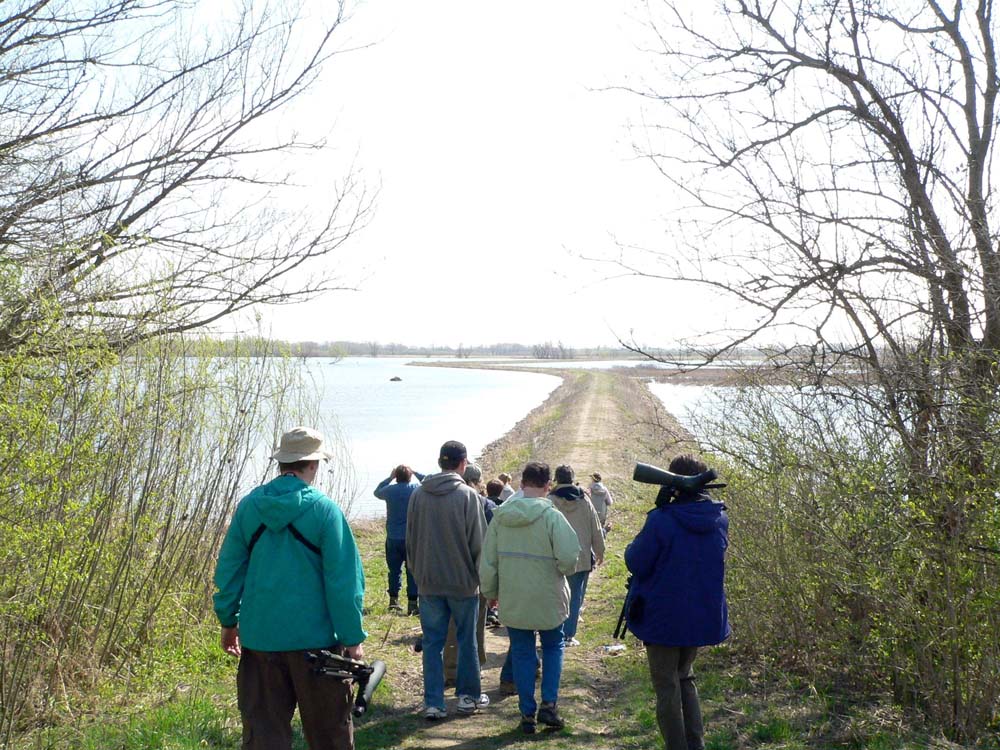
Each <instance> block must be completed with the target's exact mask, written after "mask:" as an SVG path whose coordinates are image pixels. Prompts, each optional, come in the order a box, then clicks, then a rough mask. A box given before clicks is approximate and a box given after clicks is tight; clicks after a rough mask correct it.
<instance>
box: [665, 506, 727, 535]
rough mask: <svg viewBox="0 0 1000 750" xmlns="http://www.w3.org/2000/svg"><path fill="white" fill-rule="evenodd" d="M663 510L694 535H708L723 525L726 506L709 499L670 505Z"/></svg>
mask: <svg viewBox="0 0 1000 750" xmlns="http://www.w3.org/2000/svg"><path fill="white" fill-rule="evenodd" d="M665 509H666V511H667V512H668V513H670V515H671V516H672V517H673V518H674V520H675V521H677V523H679V524H680V525H681V526H683V527H684V528H685V529H687V530H688V531H690V532H692V533H694V534H710V533H712V532H713V531H716V530H718V529H719V527H720V526H721V525H722V524H723V511H725V509H726V506H725V505H724V504H723V503H720V502H717V501H715V500H712V499H710V498H704V499H702V500H697V501H695V502H690V503H670V505H667V506H665Z"/></svg>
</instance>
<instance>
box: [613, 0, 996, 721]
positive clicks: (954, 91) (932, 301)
mask: <svg viewBox="0 0 1000 750" xmlns="http://www.w3.org/2000/svg"><path fill="white" fill-rule="evenodd" d="M648 5H649V7H650V11H651V15H650V18H651V19H652V28H653V29H654V31H655V43H656V44H655V53H656V58H657V60H658V62H659V64H660V65H661V66H662V73H663V78H662V79H661V81H662V82H661V83H660V84H651V85H648V86H646V87H632V88H631V89H630V90H631V91H633V92H635V93H638V94H640V95H641V96H643V97H646V98H647V100H648V102H649V103H650V110H651V112H652V114H651V115H650V117H651V118H652V125H651V126H650V127H649V128H647V129H646V130H645V132H644V137H645V139H646V140H645V142H644V143H642V144H641V145H640V150H641V151H642V152H643V153H644V155H645V156H647V157H648V158H649V159H650V160H651V161H652V162H653V163H654V164H655V166H656V168H657V169H658V170H659V171H660V172H661V173H662V175H663V176H664V177H665V178H666V179H667V180H669V181H670V182H671V183H672V185H673V187H674V190H675V191H676V194H677V195H678V196H680V200H679V205H678V211H677V217H678V221H677V224H676V225H675V226H676V227H677V231H676V233H675V241H676V246H675V248H674V249H671V250H667V251H663V250H661V249H657V250H649V249H644V248H636V247H629V246H625V245H622V246H621V247H620V248H619V254H618V256H617V257H616V258H615V259H613V262H614V263H616V264H617V265H618V266H619V267H621V268H622V269H624V271H625V272H626V273H634V274H636V275H642V276H654V277H660V278H663V279H665V280H666V279H678V280H682V281H688V282H693V283H696V284H699V285H701V286H703V287H705V288H706V289H707V290H709V291H710V292H711V294H710V295H707V296H706V298H705V299H706V303H705V304H706V307H711V306H715V305H717V304H723V303H724V304H727V305H730V306H732V307H734V308H739V309H740V310H741V312H742V315H743V317H742V318H741V320H743V321H745V325H742V326H741V327H740V328H739V329H732V328H730V329H727V330H725V331H718V332H714V333H718V334H721V335H720V336H718V337H715V338H714V339H713V343H712V344H711V345H703V346H702V347H701V351H702V353H703V354H704V361H705V362H711V361H714V360H717V359H718V358H720V357H723V356H727V355H730V354H732V353H734V352H738V351H742V350H745V348H746V347H748V346H754V345H756V346H757V348H758V351H759V352H760V353H761V354H762V355H764V356H765V357H766V358H767V359H768V360H769V361H770V362H771V363H772V364H775V365H779V366H782V367H785V368H789V369H792V370H795V371H797V379H796V381H793V382H799V383H802V382H810V383H814V384H816V385H818V386H820V387H824V388H829V389H830V391H829V392H835V393H836V394H837V396H838V398H845V399H850V400H853V401H856V402H864V409H859V413H860V412H863V413H864V414H865V415H866V417H865V418H866V419H870V420H871V421H872V423H873V424H876V425H878V426H879V427H880V428H884V429H885V432H884V441H883V445H887V446H890V447H891V448H892V449H893V450H894V451H895V455H896V456H897V458H898V461H899V464H900V470H899V471H898V473H897V474H896V475H895V478H894V479H893V480H892V481H894V482H895V481H897V480H898V482H899V483H898V485H896V487H895V490H896V494H895V495H894V496H893V498H894V500H895V501H897V502H898V500H899V498H901V497H905V498H906V499H907V502H908V503H910V504H911V505H910V506H909V507H911V508H914V509H915V510H914V511H913V512H912V513H911V514H909V515H906V516H903V515H897V516H894V518H896V519H900V520H902V519H903V518H904V517H905V522H906V523H907V524H909V526H908V527H907V529H906V531H907V533H909V534H917V533H919V534H920V535H926V536H925V539H926V547H924V548H923V552H925V553H926V554H927V555H928V556H930V557H932V558H933V559H934V560H935V563H936V565H937V566H938V567H937V568H936V570H939V571H941V573H940V575H941V578H937V579H935V578H933V577H931V576H928V577H927V579H926V580H923V581H922V582H921V583H920V584H916V583H913V584H912V585H911V586H910V590H909V591H901V592H900V596H901V597H903V596H911V597H912V602H911V604H912V607H913V617H914V620H912V621H910V620H905V619H903V618H904V615H903V612H904V611H906V612H907V615H906V616H907V617H908V616H909V610H904V609H903V608H902V604H899V602H902V601H903V599H902V598H901V599H899V601H898V602H897V604H898V605H899V609H897V610H895V611H893V609H892V608H891V607H887V608H886V611H887V612H888V613H889V614H888V615H887V617H890V618H891V616H892V615H893V614H895V615H897V616H899V617H900V618H901V622H908V623H909V624H910V625H913V628H912V632H914V633H916V632H918V631H920V632H921V636H920V637H924V636H925V635H926V636H927V638H928V640H927V641H925V642H924V643H923V644H920V643H917V642H916V639H913V644H911V648H912V653H910V655H909V656H907V657H906V658H907V659H909V661H907V662H906V663H905V664H904V663H903V662H902V661H901V662H900V663H899V664H898V665H897V666H898V667H899V668H898V670H897V675H898V676H901V677H903V678H905V679H907V680H909V681H910V682H911V683H912V681H913V680H915V679H918V678H919V679H925V680H926V681H927V683H928V685H931V686H932V687H931V688H929V689H927V690H926V691H925V692H924V693H923V695H924V700H926V701H927V703H928V705H932V706H933V707H934V708H933V711H932V713H934V714H935V715H936V716H937V718H939V719H941V720H942V722H943V723H944V724H945V725H946V726H947V727H948V729H949V731H950V732H951V733H952V735H953V736H955V737H957V738H963V737H970V736H973V735H974V734H975V732H976V731H977V728H981V727H983V726H985V725H986V724H987V723H988V722H989V721H990V720H991V718H990V712H991V711H992V710H993V709H992V708H991V706H993V707H995V700H996V694H997V683H996V680H990V679H986V680H983V681H981V682H973V681H972V680H971V679H970V678H969V677H968V675H970V674H973V673H976V670H978V669H980V668H982V667H984V665H990V664H993V663H995V659H996V650H995V649H993V650H992V651H990V652H989V653H987V652H986V651H983V652H979V651H977V650H976V648H974V647H973V646H971V645H969V644H972V643H975V641H976V638H977V637H978V636H976V635H975V633H976V632H977V631H975V628H976V627H978V623H977V622H976V621H975V618H976V617H979V616H980V615H977V614H975V612H976V611H977V610H976V607H980V608H982V607H984V606H986V605H984V604H983V603H982V602H983V601H984V599H983V598H982V597H983V596H985V594H984V593H983V592H986V591H988V588H989V586H991V585H995V582H996V579H995V575H992V574H988V569H983V568H982V566H979V567H978V568H977V567H976V566H975V565H972V564H970V563H969V561H968V560H967V559H966V558H965V557H963V555H967V552H968V549H969V544H970V543H978V544H979V545H984V544H987V546H988V543H989V542H990V540H991V539H992V538H993V537H991V536H990V535H995V534H996V533H997V528H996V524H995V522H993V521H991V520H990V518H991V515H990V514H991V513H992V512H993V511H992V509H993V508H995V505H996V494H995V493H996V489H997V486H996V476H997V473H996V469H997V466H996V460H997V459H996V456H997V455H998V452H997V450H996V449H997V446H998V445H1000V436H998V435H997V426H998V425H997V420H996V418H995V414H996V408H995V407H996V404H997V386H998V382H997V380H998V368H997V366H996V362H997V355H998V352H1000V253H998V247H997V242H998V215H997V193H996V188H997V176H998V175H997V171H996V161H995V158H994V145H995V139H996V124H997V96H998V93H1000V75H998V62H1000V60H998V54H997V49H996V39H995V35H996V28H997V27H996V19H995V18H994V17H993V14H992V11H993V5H992V2H990V0H977V1H975V2H972V3H969V4H966V3H961V2H956V3H953V4H950V5H947V6H946V5H945V4H942V3H940V2H938V1H937V0H903V1H902V2H898V1H894V2H889V1H888V0H822V1H819V0H817V1H816V2H813V1H811V0H810V1H808V2H792V1H790V0H773V1H771V2H767V3H764V2H756V1H754V0H727V1H726V2H724V3H721V2H720V3H712V4H701V5H693V4H689V3H684V2H671V1H670V0H667V1H666V2H662V3H656V2H651V3H648ZM706 340H707V339H706ZM775 342H782V344H781V345H777V344H776V343H775ZM627 345H628V346H629V347H630V348H633V349H635V350H643V351H645V348H644V347H642V346H639V345H638V344H636V343H635V342H630V343H629V344H627ZM657 358H660V357H657ZM682 364H683V363H682ZM827 476H829V474H828V475H827ZM914 570H920V568H919V567H915V568H914ZM977 570H978V571H980V572H979V573H976V571H977ZM984 570H986V571H987V572H986V573H983V572H982V571H984ZM963 576H964V577H965V578H964V581H965V582H964V583H963V584H961V585H958V584H957V583H956V582H957V581H958V580H959V579H961V578H962V577H963ZM973 581H975V582H976V583H975V584H973V583H972V582H973ZM990 581H992V582H993V583H992V584H991V583H989V582H990ZM962 586H964V587H965V588H964V589H963V588H962ZM942 591H947V592H948V594H947V595H940V594H941V592H942ZM963 591H966V592H972V594H970V595H968V596H967V597H965V598H963V599H962V602H963V603H962V605H961V606H958V605H956V602H957V601H958V598H957V593H958V592H963ZM914 592H917V593H914ZM977 592H978V593H977ZM856 593H857V592H856V591H855V592H853V594H856ZM951 594H956V597H953V598H951V599H950V602H949V599H948V596H950V595H951ZM973 601H975V603H973ZM935 607H940V610H939V611H935ZM963 607H964V609H963ZM861 610H863V608H860V609H859V610H858V611H861ZM979 611H983V610H981V609H980V610H979ZM986 611H988V612H989V616H988V617H987V618H986V621H988V622H993V621H995V619H996V615H997V612H996V610H995V608H994V609H993V610H989V608H988V607H986ZM928 612H934V616H933V618H932V617H930V616H929V615H927V619H925V620H920V619H919V618H920V617H924V616H925V615H926V613H928ZM932 620H933V622H934V625H933V627H932V626H931V625H930V624H929V623H931V622H932ZM887 621H888V620H887ZM921 628H925V629H924V630H922V631H921V630H920V629H921ZM935 628H936V630H935ZM894 637H898V640H897V641H895V643H894V645H893V648H896V647H898V646H899V644H901V643H903V642H905V641H906V640H907V639H911V636H910V634H909V633H906V632H905V627H904V626H902V625H901V626H900V628H899V630H898V631H897V633H896V636H894ZM948 639H950V640H948ZM941 640H947V641H948V642H947V646H946V647H945V646H941V651H940V652H937V651H935V650H934V648H931V647H930V646H929V644H931V643H936V642H938V641H941ZM890 650H891V649H890ZM991 660H992V661H991ZM988 672H989V669H985V670H984V671H982V672H981V674H986V673H988ZM915 675H916V677H915ZM976 679H977V680H978V679H979V678H976ZM935 680H936V682H935ZM922 689H923V688H922ZM934 690H937V691H938V692H937V693H936V694H935V693H934V692H933V691H934Z"/></svg>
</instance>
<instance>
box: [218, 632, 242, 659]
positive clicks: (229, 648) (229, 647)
mask: <svg viewBox="0 0 1000 750" xmlns="http://www.w3.org/2000/svg"><path fill="white" fill-rule="evenodd" d="M222 650H223V651H225V652H226V653H227V654H231V655H232V656H239V655H240V654H241V653H242V649H241V648H240V626H239V625H235V626H233V627H231V628H225V627H224V628H223V629H222Z"/></svg>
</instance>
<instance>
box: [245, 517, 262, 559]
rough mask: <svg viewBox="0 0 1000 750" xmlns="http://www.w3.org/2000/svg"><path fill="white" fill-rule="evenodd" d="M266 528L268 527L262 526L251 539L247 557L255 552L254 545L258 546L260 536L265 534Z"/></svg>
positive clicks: (248, 544)
mask: <svg viewBox="0 0 1000 750" xmlns="http://www.w3.org/2000/svg"><path fill="white" fill-rule="evenodd" d="M266 528H267V526H265V525H264V524H261V525H260V526H258V527H257V530H256V531H255V532H254V533H253V536H251V537H250V541H249V542H247V557H250V555H251V553H252V552H253V548H254V545H255V544H257V540H258V539H260V535H261V534H263V533H264V530H265V529H266Z"/></svg>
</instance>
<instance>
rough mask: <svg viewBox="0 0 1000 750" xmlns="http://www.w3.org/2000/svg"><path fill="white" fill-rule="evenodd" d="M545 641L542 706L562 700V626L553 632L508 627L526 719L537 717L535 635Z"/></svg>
mask: <svg viewBox="0 0 1000 750" xmlns="http://www.w3.org/2000/svg"><path fill="white" fill-rule="evenodd" d="M536 632H537V633H538V637H539V638H540V639H541V641H542V703H555V702H556V701H557V700H559V680H560V678H561V677H562V665H563V630H562V625H560V626H559V627H557V628H552V630H537V631H536V630H520V629H518V628H512V627H508V628H507V635H508V636H509V637H510V653H511V658H512V660H513V666H514V685H516V686H517V706H518V708H519V709H520V710H521V715H522V716H534V715H535V711H536V710H537V708H538V704H537V703H536V702H535V665H536V664H537V660H538V656H537V654H536V653H535V633H536Z"/></svg>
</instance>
